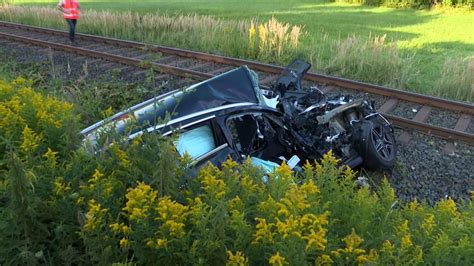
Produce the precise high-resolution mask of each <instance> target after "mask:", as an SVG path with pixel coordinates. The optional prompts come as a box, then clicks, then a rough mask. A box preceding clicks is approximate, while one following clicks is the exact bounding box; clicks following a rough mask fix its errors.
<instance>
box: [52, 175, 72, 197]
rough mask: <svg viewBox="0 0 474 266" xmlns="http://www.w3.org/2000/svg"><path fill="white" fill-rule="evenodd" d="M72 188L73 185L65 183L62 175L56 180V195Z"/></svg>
mask: <svg viewBox="0 0 474 266" xmlns="http://www.w3.org/2000/svg"><path fill="white" fill-rule="evenodd" d="M70 190H71V187H70V186H69V183H68V184H65V183H64V182H63V178H62V177H57V178H56V179H55V180H54V193H55V194H56V195H63V194H64V193H65V192H67V191H70Z"/></svg>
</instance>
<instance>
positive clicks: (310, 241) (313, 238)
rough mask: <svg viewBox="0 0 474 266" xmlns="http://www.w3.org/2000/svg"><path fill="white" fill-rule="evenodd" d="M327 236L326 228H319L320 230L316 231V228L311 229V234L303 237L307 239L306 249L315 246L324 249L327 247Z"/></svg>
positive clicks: (317, 248)
mask: <svg viewBox="0 0 474 266" xmlns="http://www.w3.org/2000/svg"><path fill="white" fill-rule="evenodd" d="M325 236H326V231H325V230H319V231H318V232H315V231H314V229H311V230H310V234H308V235H307V236H303V237H302V239H304V240H306V242H307V244H306V247H305V250H306V251H307V250H308V249H310V248H311V247H313V246H314V248H316V250H324V249H325V248H326V243H327V242H328V241H327V240H326V238H325Z"/></svg>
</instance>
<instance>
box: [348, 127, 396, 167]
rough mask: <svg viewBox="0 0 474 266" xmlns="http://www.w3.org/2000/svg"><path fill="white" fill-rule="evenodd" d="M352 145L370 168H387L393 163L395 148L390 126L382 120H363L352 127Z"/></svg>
mask: <svg viewBox="0 0 474 266" xmlns="http://www.w3.org/2000/svg"><path fill="white" fill-rule="evenodd" d="M354 129H355V130H354V138H353V141H354V146H355V147H356V150H357V151H358V152H359V154H360V155H361V156H362V158H363V159H364V165H365V166H366V167H367V168H370V169H380V168H383V169H389V168H392V167H393V165H394V164H395V160H396V157H397V148H396V143H395V136H394V134H393V129H392V127H391V126H389V125H387V123H386V122H385V121H383V120H381V119H380V120H379V119H373V120H364V121H361V122H360V123H358V125H356V126H355V128H354Z"/></svg>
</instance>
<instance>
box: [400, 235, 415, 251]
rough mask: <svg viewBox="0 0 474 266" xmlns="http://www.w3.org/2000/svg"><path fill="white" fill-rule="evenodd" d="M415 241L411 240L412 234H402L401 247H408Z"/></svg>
mask: <svg viewBox="0 0 474 266" xmlns="http://www.w3.org/2000/svg"><path fill="white" fill-rule="evenodd" d="M412 245H413V243H412V242H411V238H410V234H406V235H404V236H402V241H401V248H402V249H407V248H409V247H411V246H412Z"/></svg>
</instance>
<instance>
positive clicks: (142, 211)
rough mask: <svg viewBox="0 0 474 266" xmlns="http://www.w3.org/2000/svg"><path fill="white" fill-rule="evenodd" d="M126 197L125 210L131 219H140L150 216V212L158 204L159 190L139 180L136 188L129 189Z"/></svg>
mask: <svg viewBox="0 0 474 266" xmlns="http://www.w3.org/2000/svg"><path fill="white" fill-rule="evenodd" d="M125 197H126V198H127V202H126V203H125V207H124V208H123V210H124V211H125V212H127V213H128V214H129V219H130V221H139V220H142V219H145V218H146V217H148V212H149V211H150V210H151V209H152V206H155V205H156V197H157V192H156V191H155V190H153V189H152V188H151V187H150V186H149V185H146V184H145V183H142V182H139V183H138V185H137V186H136V187H135V188H129V189H128V190H127V194H126V195H125Z"/></svg>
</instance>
